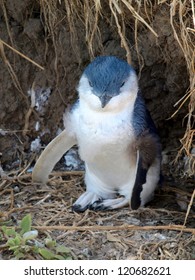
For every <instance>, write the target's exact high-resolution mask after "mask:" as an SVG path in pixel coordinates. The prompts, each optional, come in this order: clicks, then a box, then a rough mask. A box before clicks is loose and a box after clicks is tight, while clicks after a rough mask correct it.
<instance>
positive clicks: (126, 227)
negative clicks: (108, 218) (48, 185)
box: [34, 225, 195, 234]
mask: <svg viewBox="0 0 195 280" xmlns="http://www.w3.org/2000/svg"><path fill="white" fill-rule="evenodd" d="M34 228H35V229H37V230H43V231H44V230H61V231H66V230H67V231H73V230H76V231H110V230H114V231H115V230H123V231H124V230H148V231H149V230H174V231H184V232H189V233H192V234H195V228H185V227H183V226H181V225H164V226H135V225H123V226H96V225H95V226H34Z"/></svg>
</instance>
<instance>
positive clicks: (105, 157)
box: [72, 104, 135, 188]
mask: <svg viewBox="0 0 195 280" xmlns="http://www.w3.org/2000/svg"><path fill="white" fill-rule="evenodd" d="M82 105H83V104H82ZM131 115H132V111H131V108H129V107H127V108H126V109H124V110H122V111H120V112H115V113H110V112H97V111H92V110H90V109H89V107H87V106H86V107H85V106H81V107H78V108H77V109H76V110H75V111H74V114H73V118H72V122H73V125H74V128H75V133H76V137H77V142H78V146H79V154H80V157H81V159H82V160H84V161H85V164H86V168H87V169H88V170H89V172H91V173H93V174H94V176H95V177H97V178H98V179H100V180H101V181H102V182H104V183H105V184H106V185H108V186H110V187H111V188H113V187H114V186H118V185H119V184H120V185H121V184H122V185H123V183H124V184H125V182H126V181H127V180H129V176H130V167H131V165H132V161H133V164H134V161H135V158H134V157H133V158H132V156H131V155H130V148H131V143H133V142H134V140H135V136H134V131H133V127H132V125H131V121H132V120H131Z"/></svg>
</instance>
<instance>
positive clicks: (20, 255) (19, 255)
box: [14, 252, 24, 260]
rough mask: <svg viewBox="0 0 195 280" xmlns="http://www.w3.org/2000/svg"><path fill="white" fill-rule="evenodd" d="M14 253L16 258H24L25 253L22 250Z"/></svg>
mask: <svg viewBox="0 0 195 280" xmlns="http://www.w3.org/2000/svg"><path fill="white" fill-rule="evenodd" d="M14 255H15V258H16V259H17V260H21V259H24V254H23V253H21V252H17V253H16V254H14Z"/></svg>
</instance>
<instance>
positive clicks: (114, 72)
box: [84, 56, 134, 96]
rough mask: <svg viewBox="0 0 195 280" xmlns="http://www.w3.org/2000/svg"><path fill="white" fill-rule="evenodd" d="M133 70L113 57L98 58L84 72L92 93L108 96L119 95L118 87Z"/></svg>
mask: <svg viewBox="0 0 195 280" xmlns="http://www.w3.org/2000/svg"><path fill="white" fill-rule="evenodd" d="M131 71H134V70H133V68H132V67H131V66H130V65H129V64H128V63H127V62H125V61H123V60H121V59H119V58H116V57H115V56H99V57H97V58H96V59H95V60H94V61H92V62H91V63H90V64H89V65H88V66H87V68H86V69H85V70H84V75H86V76H87V78H88V80H89V82H90V84H91V86H92V88H93V92H94V94H96V95H101V94H103V93H106V94H108V95H109V96H115V95H118V94H120V87H121V85H122V84H123V82H125V80H127V79H128V77H129V75H130V72H131Z"/></svg>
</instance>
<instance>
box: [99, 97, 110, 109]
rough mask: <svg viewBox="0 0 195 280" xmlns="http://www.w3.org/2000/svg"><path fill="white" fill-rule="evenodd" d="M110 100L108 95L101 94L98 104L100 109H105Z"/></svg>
mask: <svg viewBox="0 0 195 280" xmlns="http://www.w3.org/2000/svg"><path fill="white" fill-rule="evenodd" d="M110 99H111V97H110V96H108V95H106V94H102V95H101V96H100V102H101V107H102V109H103V108H104V107H106V105H107V104H108V102H109V101H110Z"/></svg>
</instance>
